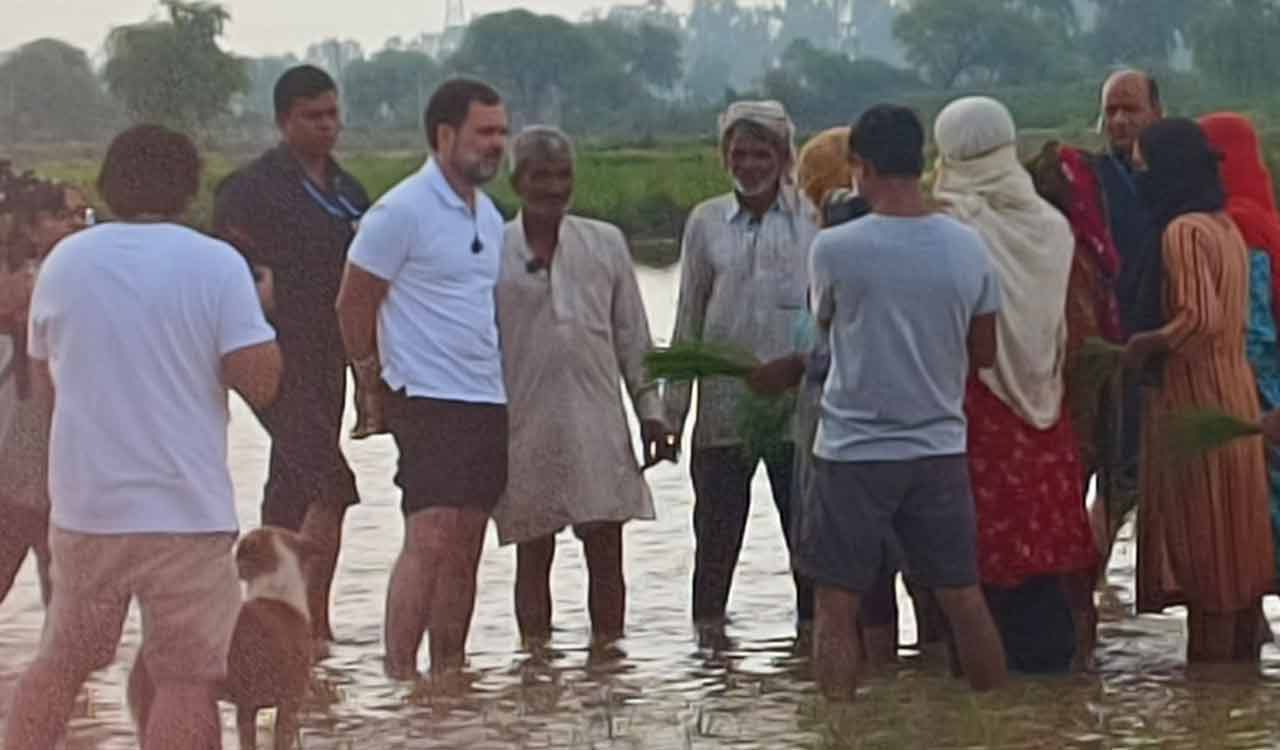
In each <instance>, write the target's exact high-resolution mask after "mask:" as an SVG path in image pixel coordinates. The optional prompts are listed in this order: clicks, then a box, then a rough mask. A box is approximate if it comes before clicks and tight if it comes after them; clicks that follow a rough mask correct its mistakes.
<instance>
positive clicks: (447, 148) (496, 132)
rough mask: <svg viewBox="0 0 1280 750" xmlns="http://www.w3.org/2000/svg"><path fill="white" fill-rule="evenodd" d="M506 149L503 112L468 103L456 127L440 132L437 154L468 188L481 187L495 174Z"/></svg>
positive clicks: (484, 105)
mask: <svg viewBox="0 0 1280 750" xmlns="http://www.w3.org/2000/svg"><path fill="white" fill-rule="evenodd" d="M506 148H507V109H506V107H504V106H502V105H501V104H494V105H492V106H490V105H487V104H481V103H479V102H472V103H471V109H470V110H468V111H467V118H466V119H465V120H463V121H462V125H461V126H460V127H457V128H454V127H452V126H449V125H444V126H441V128H440V154H441V156H442V157H443V158H445V159H447V160H448V161H449V163H450V165H451V166H452V167H453V169H454V170H455V171H456V172H457V173H459V174H461V175H462V176H464V177H466V178H467V180H468V181H470V182H471V184H472V185H483V184H485V183H486V182H488V181H489V180H492V179H493V178H494V177H495V176H497V174H498V168H499V167H500V166H501V165H502V154H503V153H504V152H505V151H506Z"/></svg>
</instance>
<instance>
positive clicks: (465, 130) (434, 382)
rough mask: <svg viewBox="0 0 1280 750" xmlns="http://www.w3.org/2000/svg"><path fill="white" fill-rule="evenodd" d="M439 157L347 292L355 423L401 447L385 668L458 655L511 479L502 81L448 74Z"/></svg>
mask: <svg viewBox="0 0 1280 750" xmlns="http://www.w3.org/2000/svg"><path fill="white" fill-rule="evenodd" d="M426 128H427V141H428V145H430V147H431V154H432V156H431V158H430V159H428V160H427V163H426V165H424V166H423V168H422V169H421V171H419V172H417V173H416V174H413V175H410V176H409V177H408V178H406V179H405V180H404V181H403V182H401V183H400V184H399V185H397V186H396V187H394V188H392V189H391V191H390V192H388V193H387V194H386V195H384V196H383V197H382V199H381V200H379V201H378V202H377V203H376V204H375V205H374V206H373V208H371V209H370V210H369V212H368V213H366V214H365V216H364V218H363V219H362V220H361V223H360V230H359V232H357V234H356V239H355V242H354V244H352V246H351V251H350V253H349V254H348V260H347V268H346V272H345V275H344V277H343V280H342V289H341V290H340V291H339V293H338V315H339V322H340V324H341V326H342V335H343V339H344V341H345V344H346V348H347V355H348V356H349V357H350V358H351V360H352V364H353V366H354V370H355V373H356V393H357V404H358V412H359V414H358V420H359V423H360V424H359V426H358V427H357V430H358V434H372V433H374V432H378V431H380V430H381V429H382V424H381V423H383V422H384V421H385V425H386V428H388V429H389V430H390V432H391V434H392V435H393V436H394V438H395V441H396V446H397V447H398V448H399V451H400V460H399V465H398V468H397V472H396V484H397V485H399V487H400V489H401V491H402V501H401V509H402V511H403V512H404V516H405V535H404V547H403V549H402V550H401V552H400V557H399V559H398V560H397V561H396V564H395V568H394V569H393V570H392V573H391V582H390V585H389V587H388V590H387V614H386V618H387V619H386V633H385V638H386V670H387V674H388V675H390V676H392V677H395V678H411V677H413V676H414V675H416V674H417V656H418V649H419V646H420V645H421V642H422V637H423V635H424V633H428V632H429V633H430V636H431V638H430V647H431V669H432V671H433V672H439V671H441V670H447V669H455V668H459V667H461V666H462V663H463V661H464V654H465V648H466V639H467V631H468V630H469V628H470V625H471V613H472V609H473V608H474V605H475V595H476V571H477V568H478V567H479V565H480V550H481V546H482V545H483V542H484V532H485V527H486V526H487V524H488V521H489V517H490V515H491V514H492V512H493V509H494V506H495V505H496V504H497V502H498V498H499V497H500V496H501V495H502V491H503V490H504V489H505V487H506V482H507V407H506V403H507V396H506V390H505V386H504V384H503V377H502V357H501V355H500V353H499V350H498V329H497V323H496V316H495V308H494V287H495V286H496V284H497V279H498V269H499V261H500V258H501V253H502V235H503V220H502V216H501V215H500V214H499V213H498V210H497V208H495V207H494V205H493V202H492V201H491V200H490V199H489V197H488V196H486V195H485V194H484V193H483V192H481V191H480V190H479V187H480V186H481V185H483V184H484V183H486V182H488V181H489V180H491V179H493V177H494V176H495V175H496V174H497V171H498V166H499V165H500V164H501V162H502V154H503V151H504V150H505V145H506V135H507V113H506V110H505V109H504V108H503V105H502V100H501V98H500V97H499V96H498V93H497V92H496V91H494V90H493V89H492V88H490V87H489V86H487V85H486V84H484V83H481V82H479V81H475V80H469V79H454V80H451V81H447V82H445V83H444V84H442V85H441V86H440V88H439V89H437V90H436V92H435V93H434V94H432V96H431V101H430V102H429V103H428V104H427V111H426Z"/></svg>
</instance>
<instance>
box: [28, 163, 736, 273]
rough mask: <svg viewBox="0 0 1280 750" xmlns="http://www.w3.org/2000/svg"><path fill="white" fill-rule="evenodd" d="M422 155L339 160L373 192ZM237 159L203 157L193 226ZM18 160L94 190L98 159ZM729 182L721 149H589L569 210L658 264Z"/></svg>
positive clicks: (507, 204)
mask: <svg viewBox="0 0 1280 750" xmlns="http://www.w3.org/2000/svg"><path fill="white" fill-rule="evenodd" d="M423 158H424V156H423V155H422V154H411V153H380V152H369V153H353V154H344V155H342V163H343V165H344V166H345V167H346V168H347V169H348V170H349V171H350V172H351V173H352V174H354V175H355V176H356V178H357V179H359V180H360V182H361V183H362V184H363V185H364V186H365V188H366V189H367V190H368V191H369V194H370V195H371V196H373V197H374V198H376V197H377V196H379V195H381V194H382V193H384V192H385V191H386V190H387V189H388V188H390V187H391V186H392V185H394V184H396V182H398V181H399V180H401V179H402V178H404V177H405V176H406V175H408V174H410V173H412V172H413V171H415V170H417V169H418V168H419V167H420V166H421V165H422V161H423ZM242 161H243V159H240V160H235V159H233V158H231V157H228V156H226V155H223V154H217V153H214V154H208V155H206V162H205V171H204V184H203V186H202V189H201V192H200V196H199V197H198V198H197V200H196V203H195V205H194V206H192V208H191V212H190V216H189V217H188V218H189V221H190V223H191V224H192V225H193V226H196V227H199V228H202V229H207V228H208V226H209V222H210V220H211V218H212V212H213V208H212V194H213V188H214V186H216V185H217V184H218V183H219V182H220V181H221V180H222V179H223V178H224V177H226V175H227V174H229V173H230V172H231V171H232V170H233V169H234V168H235V167H236V166H237V165H238V164H239V163H241V162H242ZM19 166H22V167H27V168H34V169H35V170H36V171H37V172H38V173H39V174H41V175H42V176H46V177H51V178H54V179H58V180H64V181H66V182H69V183H72V184H76V185H81V186H83V187H84V188H85V189H86V190H87V191H89V193H90V194H91V195H92V194H93V193H94V190H93V182H94V179H95V178H96V175H97V169H98V162H97V160H96V159H95V158H94V157H93V156H91V155H88V154H78V155H77V156H76V157H75V158H72V159H56V158H54V159H38V160H30V161H26V162H25V163H19ZM728 188H729V182H728V179H727V178H726V177H725V174H724V170H723V169H722V168H721V166H720V158H719V155H718V154H717V152H716V151H715V149H714V148H712V147H709V146H705V145H699V144H688V145H682V146H675V147H667V148H660V149H659V148H655V149H636V148H627V149H623V148H607V149H606V148H598V149H586V150H584V151H583V152H582V153H581V154H580V155H579V157H578V177H577V191H576V195H575V199H574V201H575V206H574V211H575V213H578V214H581V215H583V216H589V217H592V218H597V219H602V220H605V221H610V222H612V223H614V224H617V225H618V226H619V227H621V228H622V230H623V231H624V232H625V233H626V235H627V237H628V238H630V239H631V241H632V243H633V244H634V245H635V246H636V247H635V249H636V251H637V258H638V259H640V260H642V261H646V262H650V263H653V264H658V265H661V264H665V263H669V262H671V261H673V260H675V253H676V250H675V245H674V243H673V242H671V240H673V239H674V238H677V237H678V236H679V233H680V230H681V227H682V226H683V223H684V219H685V216H686V215H687V214H688V213H689V210H690V209H691V208H692V207H693V206H695V205H697V204H698V203H699V202H701V201H702V200H705V199H706V198H709V197H711V196H713V195H716V194H718V193H722V192H724V191H725V190H727V189H728ZM488 190H489V193H490V195H492V196H493V198H494V201H495V202H496V203H497V204H498V207H499V208H500V209H501V210H502V212H503V214H504V215H506V216H508V217H510V216H514V215H515V212H516V209H517V208H518V200H517V198H516V196H515V194H514V192H513V191H512V189H511V185H510V183H509V181H508V178H507V177H506V175H505V174H504V175H502V176H500V177H499V178H498V179H497V180H495V181H494V182H493V183H492V184H491V185H490V186H489V188H488ZM94 203H95V204H96V205H98V206H99V210H100V211H104V212H105V208H104V207H102V206H101V201H98V200H96V198H95V199H94ZM104 215H105V213H104Z"/></svg>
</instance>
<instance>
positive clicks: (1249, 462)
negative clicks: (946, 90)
mask: <svg viewBox="0 0 1280 750" xmlns="http://www.w3.org/2000/svg"><path fill="white" fill-rule="evenodd" d="M1137 151H1138V153H1137V154H1136V155H1135V159H1136V163H1137V164H1139V165H1140V166H1142V168H1143V169H1144V171H1143V172H1142V173H1141V174H1140V175H1139V181H1138V187H1139V192H1140V194H1141V195H1142V198H1143V200H1144V202H1145V203H1146V204H1147V206H1148V207H1149V209H1150V213H1151V215H1152V216H1153V217H1155V219H1156V221H1157V222H1158V225H1159V226H1160V227H1161V228H1162V231H1161V232H1160V233H1159V234H1158V235H1155V236H1159V237H1160V240H1159V247H1152V248H1151V249H1150V250H1149V252H1147V253H1145V254H1144V255H1143V256H1142V257H1141V262H1142V263H1143V264H1144V265H1145V268H1143V269H1142V278H1144V279H1145V280H1146V282H1145V283H1144V291H1143V294H1142V299H1141V307H1142V315H1143V318H1144V320H1143V323H1144V325H1143V327H1142V328H1140V329H1139V330H1141V331H1142V333H1138V334H1136V335H1134V336H1133V337H1132V338H1131V339H1130V340H1129V343H1128V345H1127V347H1126V351H1125V362H1126V364H1127V365H1128V366H1130V367H1137V368H1141V369H1142V371H1143V373H1144V375H1145V376H1146V377H1145V381H1146V386H1147V387H1145V388H1144V399H1145V404H1146V407H1145V409H1144V415H1143V420H1144V421H1143V436H1142V467H1141V475H1140V496H1141V501H1140V502H1141V508H1140V511H1139V514H1138V610H1139V611H1140V612H1160V611H1162V610H1163V609H1164V608H1166V607H1169V606H1173V605H1179V604H1185V605H1186V606H1187V608H1188V617H1187V629H1188V643H1187V661H1188V662H1257V660H1258V655H1259V653H1258V652H1259V645H1260V625H1261V623H1262V618H1261V617H1260V616H1259V607H1260V603H1261V600H1262V595H1263V594H1264V593H1266V592H1267V590H1268V588H1269V586H1270V583H1271V580H1272V576H1273V565H1274V558H1273V556H1272V540H1271V523H1270V514H1269V505H1268V477H1267V466H1266V457H1265V454H1264V451H1263V445H1262V441H1261V439H1258V438H1253V439H1248V440H1240V441H1236V442H1234V443H1231V444H1229V445H1227V446H1225V447H1223V448H1220V449H1218V450H1215V451H1211V452H1209V453H1205V454H1201V455H1199V456H1194V457H1190V458H1188V457H1185V456H1174V455H1172V454H1171V453H1170V451H1169V449H1168V445H1167V442H1166V440H1167V438H1165V436H1164V427H1165V426H1166V425H1167V423H1168V418H1169V417H1170V415H1173V414H1177V413H1180V412H1185V411H1188V410H1195V409H1214V410H1219V411H1223V412H1226V413H1228V414H1231V415H1234V416H1236V417H1239V418H1242V419H1246V420H1250V421H1256V420H1257V419H1258V417H1259V406H1258V395H1257V388H1256V386H1255V384H1254V377H1253V373H1252V371H1251V370H1250V367H1249V362H1248V360H1247V359H1246V356H1245V349H1244V330H1245V315H1246V314H1247V311H1248V293H1249V287H1248V285H1249V255H1248V248H1247V247H1246V245H1245V242H1244V239H1243V238H1242V237H1241V235H1240V232H1239V230H1238V229H1237V228H1236V225H1235V224H1234V223H1233V222H1232V220H1231V218H1230V217H1229V216H1228V215H1227V214H1226V213H1225V212H1224V207H1225V195H1224V192H1223V188H1222V182H1221V178H1220V176H1219V172H1218V157H1217V155H1216V154H1215V153H1214V152H1213V151H1212V150H1211V149H1210V147H1209V143H1208V141H1207V139H1206V138H1205V135H1204V132H1203V131H1202V130H1201V129H1200V127H1199V126H1198V125H1197V124H1196V123H1194V122H1192V121H1191V120H1183V119H1171V120H1165V121H1163V122H1161V123H1158V124H1156V125H1154V126H1152V127H1151V128H1149V129H1148V130H1147V131H1146V132H1145V133H1144V134H1143V135H1142V136H1141V138H1140V139H1139V142H1138V148H1137Z"/></svg>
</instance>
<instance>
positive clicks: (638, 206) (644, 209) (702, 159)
mask: <svg viewBox="0 0 1280 750" xmlns="http://www.w3.org/2000/svg"><path fill="white" fill-rule="evenodd" d="M1268 135H1269V136H1271V137H1269V138H1267V142H1268V144H1270V145H1269V146H1268V160H1269V161H1270V162H1271V164H1272V165H1273V174H1274V175H1276V176H1280V171H1277V170H1275V169H1274V165H1276V164H1278V163H1280V132H1275V131H1272V132H1271V133H1268ZM1050 138H1055V139H1057V138H1061V139H1062V140H1066V141H1068V142H1072V143H1078V144H1080V145H1083V146H1093V145H1094V144H1095V141H1096V136H1093V135H1092V134H1084V133H1079V132H1077V133H1075V134H1074V137H1072V136H1068V137H1065V138H1063V137H1062V134H1061V133H1060V132H1059V131H1054V130H1028V131H1025V132H1024V133H1023V150H1024V151H1030V150H1033V149H1035V148H1038V146H1039V144H1040V143H1042V142H1043V141H1044V140H1046V139H1050ZM0 156H2V155H0ZM98 158H99V155H98V153H96V152H95V151H94V150H92V149H80V150H77V151H75V152H73V153H71V154H70V155H68V154H58V155H53V154H51V153H44V154H41V155H34V156H33V155H28V156H26V157H25V158H18V159H16V161H17V162H18V166H20V167H24V168H33V169H35V170H36V171H37V172H38V173H39V174H41V175H43V176H46V177H51V178H54V179H59V180H64V181H66V182H70V183H73V184H77V185H81V186H84V187H85V189H86V190H88V191H89V193H90V195H91V196H92V195H93V192H94V191H93V187H92V185H93V181H94V178H95V177H96V174H97V169H98ZM249 158H251V157H250V156H249V155H240V156H236V157H232V156H228V155H226V154H222V153H217V152H213V153H209V154H207V155H206V164H205V174H204V185H203V188H202V190H201V192H200V196H199V197H198V199H197V200H196V203H195V205H194V206H192V208H191V212H190V216H189V217H188V218H189V222H190V223H191V224H192V225H193V226H195V227H198V228H202V229H207V228H208V226H209V222H210V219H211V215H212V192H213V187H214V186H215V185H217V184H218V182H219V181H221V180H222V179H223V178H224V177H225V176H226V175H227V174H228V173H230V172H231V171H232V170H233V169H234V168H235V167H236V166H237V165H238V164H240V163H243V162H244V161H247V160H248V159H249ZM341 158H342V162H343V164H344V165H345V166H346V168H347V169H348V170H350V171H351V172H352V173H353V174H354V175H355V176H356V177H357V178H358V179H359V180H360V181H361V183H363V184H364V186H365V188H366V189H367V190H368V191H369V193H370V195H371V196H373V197H374V198H376V197H377V196H379V195H381V194H382V193H383V192H385V191H386V190H387V189H388V188H390V187H391V186H392V185H394V184H395V183H396V182H398V181H399V180H400V179H402V178H404V177H405V176H406V175H408V174H410V173H412V172H413V171H415V170H416V169H418V168H419V167H420V166H421V164H422V161H423V158H424V155H423V154H420V153H411V152H407V151H359V152H352V153H346V154H342V155H341ZM729 184H730V183H729V180H728V178H727V177H726V175H725V173H724V169H723V168H722V166H721V164H720V157H719V154H718V152H717V151H716V149H715V147H714V146H711V145H709V144H707V143H696V142H687V143H677V144H665V145H660V146H654V147H651V148H642V147H605V146H588V147H586V148H583V149H581V150H580V153H579V154H578V179H577V193H576V197H575V206H574V211H575V213H578V214H581V215H583V216H589V217H592V218H597V219H602V220H604V221H609V222H612V223H614V224H617V225H618V226H619V227H621V228H622V230H623V231H624V232H625V233H626V235H627V237H628V238H629V239H630V241H631V243H632V249H633V251H634V252H635V255H636V258H637V260H638V261H639V262H642V263H646V264H650V265H666V264H668V263H671V262H673V261H675V260H676V259H677V257H678V253H679V249H678V244H677V242H676V240H678V238H679V236H680V232H681V229H682V227H683V225H684V220H685V217H687V216H688V214H689V211H690V210H691V209H692V208H693V207H694V206H695V205H697V204H698V203H699V202H701V201H703V200H705V199H707V198H709V197H711V196H714V195H717V194H719V193H722V192H724V191H726V190H728V189H729ZM488 191H489V193H490V194H491V195H492V196H493V198H494V200H495V201H496V202H497V204H498V207H499V208H500V209H501V210H502V212H503V214H504V215H506V216H508V217H510V216H513V215H514V214H515V211H516V209H517V207H518V201H517V199H516V196H515V194H514V193H513V191H512V189H511V185H510V184H509V182H508V178H507V177H506V175H505V174H504V175H502V176H500V177H499V178H498V179H497V180H495V181H494V182H493V183H492V184H491V185H490V186H489V188H488ZM94 203H95V205H97V206H98V208H99V210H100V211H103V210H104V208H105V207H104V206H102V203H101V201H98V200H96V199H95V200H94ZM104 215H105V211H104Z"/></svg>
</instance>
